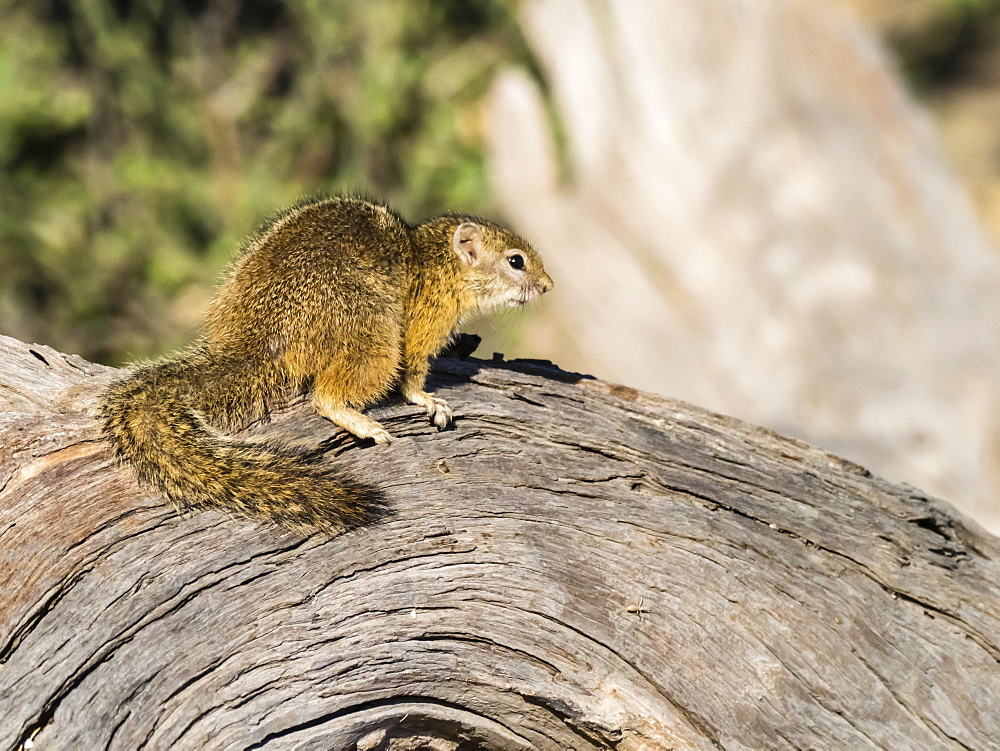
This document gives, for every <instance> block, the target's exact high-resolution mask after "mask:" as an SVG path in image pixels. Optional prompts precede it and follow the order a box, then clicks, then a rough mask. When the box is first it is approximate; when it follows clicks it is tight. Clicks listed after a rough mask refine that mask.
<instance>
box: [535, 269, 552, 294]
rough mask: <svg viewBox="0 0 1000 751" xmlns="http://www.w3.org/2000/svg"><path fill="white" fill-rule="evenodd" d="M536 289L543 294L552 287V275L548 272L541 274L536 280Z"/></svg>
mask: <svg viewBox="0 0 1000 751" xmlns="http://www.w3.org/2000/svg"><path fill="white" fill-rule="evenodd" d="M538 289H539V291H540V293H541V294H543V295H544V294H545V293H546V292H548V291H549V290H550V289H552V277H551V276H549V275H548V274H542V277H541V279H539V280H538Z"/></svg>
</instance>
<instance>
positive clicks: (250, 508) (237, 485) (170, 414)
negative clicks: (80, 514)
mask: <svg viewBox="0 0 1000 751" xmlns="http://www.w3.org/2000/svg"><path fill="white" fill-rule="evenodd" d="M551 288H552V279H551V278H550V277H549V275H548V274H546V273H545V269H544V267H543V265H542V261H541V259H540V258H539V257H538V254H537V253H536V252H535V251H534V250H533V249H532V248H531V247H530V246H529V245H528V243H527V242H525V241H524V240H523V239H522V238H520V237H518V236H517V235H515V234H514V233H513V232H510V231H508V230H506V229H504V228H503V227H500V226H498V225H496V224H493V223H491V222H488V221H484V220H482V219H479V218H475V217H469V216H461V215H452V214H447V215H444V216H440V217H437V218H435V219H431V220H428V221H426V222H424V223H423V224H420V225H418V226H415V227H414V226H411V225H409V224H407V223H406V222H405V221H404V220H403V219H402V218H401V217H400V216H399V215H398V214H396V213H395V212H393V211H392V210H390V209H388V208H387V207H385V206H382V205H379V204H376V203H372V202H369V201H366V200H362V199H359V198H354V197H336V198H328V199H324V200H318V201H312V202H306V203H304V204H301V205H299V206H296V207H294V208H292V209H290V210H288V211H286V212H285V213H283V214H281V215H279V216H278V217H277V218H275V219H274V220H272V221H271V222H270V223H269V224H267V225H265V226H264V227H263V228H262V229H261V231H260V232H259V233H258V234H257V236H256V237H254V238H253V239H252V240H251V241H250V242H249V243H248V244H247V246H246V247H245V249H244V251H243V252H242V254H241V255H240V257H239V258H238V260H237V261H236V263H235V264H234V266H233V268H232V270H231V271H230V273H229V276H228V278H227V279H226V280H225V281H224V283H223V284H222V285H221V287H220V288H219V290H218V294H217V296H216V298H215V300H214V301H213V302H212V304H211V306H210V308H209V311H208V316H207V322H206V326H205V332H204V335H203V336H202V337H201V339H199V340H198V342H196V343H195V344H194V345H192V347H191V348H190V349H188V350H187V351H185V352H184V353H182V354H180V355H179V356H176V357H173V358H169V359H165V360H161V361H159V362H155V363H152V364H148V365H144V366H141V367H139V368H137V369H136V370H133V371H132V372H130V373H129V375H127V376H125V377H124V378H122V379H121V380H119V381H117V382H115V383H114V384H112V385H111V386H110V387H109V388H108V390H107V391H106V392H105V394H104V395H103V404H102V413H103V419H104V433H105V435H106V436H107V438H108V439H109V440H110V442H111V443H112V444H113V446H114V449H115V453H116V455H117V456H118V457H119V458H120V459H124V460H126V461H127V462H128V463H129V464H130V465H131V466H132V469H133V470H134V472H135V474H136V475H137V477H138V479H139V481H140V482H142V483H144V484H146V485H150V486H153V487H156V488H158V489H160V490H161V491H162V492H163V493H164V494H165V495H166V496H167V497H168V498H169V499H170V501H171V502H173V503H174V504H175V505H176V506H178V507H183V506H193V507H216V508H220V509H223V510H226V511H231V512H234V513H237V514H241V515H245V516H250V517H256V518H262V519H267V520H271V521H274V522H277V523H279V524H283V525H285V526H287V527H291V528H296V529H304V530H312V529H317V528H318V529H322V530H324V531H327V532H329V533H337V532H340V531H343V530H345V529H348V528H350V527H352V526H356V525H358V524H360V523H363V522H364V521H366V520H367V519H369V518H371V516H372V514H373V513H374V511H375V509H377V507H378V506H379V505H381V503H382V497H381V494H380V492H379V491H378V490H376V489H374V488H371V487H367V486H365V485H362V484H360V483H358V482H356V481H353V480H351V479H350V478H348V477H345V476H343V475H341V474H339V473H337V472H336V471H335V470H330V469H329V468H326V467H322V466H319V465H318V464H317V462H316V460H315V452H313V453H309V452H304V451H294V450H291V449H289V448H286V447H285V448H283V447H278V446H272V445H266V444H255V443H252V442H246V441H239V440H236V439H233V438H230V437H228V436H226V435H224V434H223V432H220V431H229V432H231V431H234V430H238V429H241V428H243V427H246V426H247V425H249V424H250V423H252V422H253V421H256V420H260V419H263V418H265V417H266V416H267V415H268V413H269V411H270V410H271V409H272V408H273V407H275V406H278V405H280V404H281V403H283V402H285V401H287V400H288V399H289V398H290V397H291V396H292V395H293V394H294V393H296V392H299V393H301V392H302V391H303V390H305V389H308V388H310V387H311V388H312V392H313V398H312V401H313V405H314V406H315V408H316V411H317V412H318V413H319V414H321V415H322V416H323V417H325V418H327V419H328V420H330V421H331V422H333V423H334V424H335V425H339V426H340V427H342V428H344V429H345V430H347V431H348V432H350V433H353V434H354V435H355V436H357V437H359V438H372V439H374V440H375V442H376V443H387V442H389V441H390V440H391V436H390V435H389V433H388V432H387V431H386V430H385V428H383V427H382V426H381V425H380V424H379V423H378V422H376V421H375V420H373V419H372V418H370V417H368V416H366V415H364V414H362V413H361V412H360V411H358V410H360V409H362V408H363V407H365V406H366V405H370V404H372V403H373V402H375V401H377V400H378V399H380V398H381V397H383V396H385V395H386V394H387V393H388V392H389V390H390V389H391V388H392V387H393V386H394V385H397V384H398V386H399V388H400V391H401V392H402V395H403V398H404V399H405V400H406V401H407V402H409V403H411V404H416V405H418V406H420V407H423V408H424V409H425V410H426V411H427V414H428V415H429V416H430V418H431V420H432V421H433V423H434V424H435V425H437V426H438V428H445V427H447V426H448V425H449V424H450V423H451V422H452V413H451V410H450V409H449V407H448V405H447V404H446V403H445V401H444V400H443V399H440V398H438V397H436V396H432V395H431V394H428V393H427V392H426V391H424V382H425V380H426V377H427V372H428V368H429V363H428V358H430V357H431V356H433V355H435V354H437V353H438V352H440V351H441V349H442V348H443V347H444V346H445V345H446V344H447V343H448V341H449V339H450V337H451V336H452V333H453V330H454V329H455V328H456V326H457V325H458V324H459V323H460V322H461V321H462V319H463V318H465V317H467V316H468V315H470V314H472V313H476V312H480V311H487V310H490V309H494V308H498V307H504V306H507V307H514V306H519V305H523V304H524V303H527V302H530V301H532V300H535V299H536V298H537V297H538V296H539V295H541V294H542V293H544V292H546V291H548V290H549V289H551Z"/></svg>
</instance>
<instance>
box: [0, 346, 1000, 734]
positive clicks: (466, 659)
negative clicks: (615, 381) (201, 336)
mask: <svg viewBox="0 0 1000 751" xmlns="http://www.w3.org/2000/svg"><path fill="white" fill-rule="evenodd" d="M113 373H114V371H113V370H111V369H108V368H103V367H101V366H98V365H93V364H91V363H87V362H85V361H83V360H81V359H79V358H77V357H73V356H66V355H62V354H60V353H58V352H55V351H54V350H52V349H49V348H47V347H40V346H36V345H32V346H29V345H26V344H22V343H21V342H18V341H16V340H13V339H9V338H0V407H2V412H0V548H2V552H3V570H2V573H0V579H2V587H0V715H2V717H3V722H0V748H3V749H19V748H24V747H25V746H26V745H27V746H32V745H33V746H34V747H36V748H43V749H57V748H59V749H64V748H65V749H69V748H80V749H96V748H112V749H136V748H148V749H168V748H169V749H177V748H199V749H200V748H316V749H340V748H346V749H353V748H358V749H365V750H367V751H371V750H373V749H415V748H427V749H435V750H436V749H476V748H483V749H528V748H540V749H593V748H619V749H667V748H677V749H680V748H743V747H750V748H852V749H857V748H869V747H883V748H926V749H931V748H966V747H971V748H986V747H989V746H990V745H991V744H993V743H996V739H997V738H1000V664H998V660H1000V585H998V583H1000V565H998V564H1000V541H998V540H997V539H996V538H994V537H991V536H990V535H988V534H986V533H985V532H983V531H982V530H980V529H979V528H978V527H977V526H976V525H975V524H974V523H972V522H969V521H967V520H965V519H964V518H963V517H961V516H960V515H958V514H957V513H956V512H955V511H953V510H952V509H950V508H949V507H947V506H945V505H944V504H942V503H940V502H938V501H935V500H933V499H930V498H928V497H926V496H925V495H923V494H921V493H920V492H919V491H916V490H914V489H913V488H908V487H900V486H895V485H891V484H888V483H886V482H884V481H882V480H879V479H878V478H875V477H872V476H871V475H870V474H869V473H868V472H866V471H865V470H864V469H862V468H861V467H858V466H856V465H852V464H850V463H846V462H844V461H842V460H840V459H838V458H837V457H835V456H832V455H830V454H827V453H824V452H822V451H819V450H817V449H814V448H810V447H808V446H806V445H803V444H801V443H798V442H796V441H793V440H789V439H787V438H783V437H781V436H778V435H776V434H774V433H771V432H769V431H766V430H762V429H760V428H755V427H753V426H751V425H747V424H745V423H741V422H738V421H736V420H732V419H729V418H725V417H721V416H719V415H715V414H710V413H707V412H704V411H701V410H699V409H696V408H694V407H691V406H688V405H685V404H681V403H678V402H673V401H670V400H667V399H661V398H658V397H655V396H651V395H649V394H644V393H639V392H636V391H634V390H631V389H628V388H624V387H620V386H613V385H609V384H606V383H602V382H600V381H596V380H593V379H589V378H586V377H580V376H576V375H573V374H568V373H564V372H562V371H560V370H558V369H557V368H554V367H552V366H549V365H547V364H539V363H532V362H519V361H515V362H512V363H505V362H485V361H476V360H469V361H459V360H452V359H442V360H439V361H438V362H437V368H436V378H435V381H434V382H433V383H432V386H434V387H436V388H437V389H438V390H439V391H441V392H442V393H443V394H445V395H446V396H447V398H448V400H449V402H450V403H451V405H452V406H453V407H454V408H455V414H456V417H457V418H458V423H457V429H455V430H451V431H446V432H440V433H439V432H437V431H436V430H435V429H434V428H433V427H432V426H431V425H430V424H429V423H428V422H427V421H426V418H425V417H424V416H423V414H422V412H420V411H419V410H417V409H416V408H413V407H409V406H405V405H402V404H400V403H396V402H392V403H388V404H386V405H383V406H381V407H379V408H378V409H377V410H375V413H376V416H377V418H378V419H379V420H381V421H383V422H385V423H387V424H388V426H389V428H390V430H391V431H392V432H393V433H394V435H395V436H397V440H396V441H395V442H394V443H393V444H391V445H390V446H385V447H370V448H369V447H365V446H359V445H358V444H356V443H355V442H354V441H353V440H348V439H346V438H345V437H344V436H343V434H340V435H338V436H334V434H333V430H332V429H331V426H330V425H329V424H328V423H327V422H326V421H324V420H323V419H322V418H320V417H318V416H316V415H315V414H314V413H313V412H312V411H311V409H310V408H309V407H308V405H307V404H305V403H299V404H293V405H291V406H290V407H289V408H288V409H287V410H285V411H283V412H282V413H280V414H278V415H276V416H275V419H274V421H273V422H271V423H269V424H268V425H265V426H258V427H257V428H256V431H258V432H267V433H269V434H272V435H281V436H283V437H285V438H286V439H295V440H302V441H306V442H310V443H313V444H319V443H322V442H324V441H326V444H325V446H326V447H327V449H328V451H327V460H328V461H331V462H337V463H340V464H342V465H344V466H347V467H349V468H350V469H351V471H352V472H354V473H355V474H357V475H358V476H360V477H361V478H363V479H367V480H368V481H371V482H376V483H378V484H379V485H380V486H382V487H383V488H385V489H386V491H387V493H388V494H389V496H390V500H391V507H392V511H391V514H390V515H389V516H388V517H387V518H385V519H383V520H381V521H379V522H378V523H376V524H374V525H372V526H370V527H367V528H363V529H358V530H355V531H353V532H350V533H348V534H345V535H342V536H340V537H337V538H334V539H327V538H324V537H322V536H319V535H314V536H311V537H305V536H302V535H298V534H293V533H290V532H286V531H284V530H281V529H278V528H275V527H272V526H268V525H266V524H258V523H254V522H249V521H246V520H242V519H232V518H228V517H227V516H225V515H224V514H220V513H216V512H203V513H194V514H187V515H179V514H177V513H176V512H175V511H174V510H172V509H171V508H170V507H168V506H166V505H164V504H163V503H162V502H161V501H160V500H159V499H158V498H157V497H156V496H154V495H152V494H150V493H147V492H144V491H141V490H140V489H139V488H138V487H137V486H136V484H135V483H134V481H133V480H132V479H131V477H130V475H129V473H128V472H127V471H126V470H125V469H123V468H120V467H116V466H115V464H114V462H113V461H112V459H111V458H110V455H109V450H108V448H107V446H106V445H105V444H104V442H103V441H102V440H101V439H100V436H99V432H98V426H97V422H96V407H97V401H96V397H97V395H98V394H99V392H100V390H101V389H102V388H103V386H104V385H105V384H106V383H107V382H108V380H109V378H110V377H111V376H112V375H113ZM331 437H332V438H331ZM29 741H30V742H29Z"/></svg>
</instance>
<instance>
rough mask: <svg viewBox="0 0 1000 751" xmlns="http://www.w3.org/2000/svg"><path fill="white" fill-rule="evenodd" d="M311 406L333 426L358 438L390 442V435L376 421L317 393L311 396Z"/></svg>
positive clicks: (376, 441)
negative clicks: (337, 426)
mask: <svg viewBox="0 0 1000 751" xmlns="http://www.w3.org/2000/svg"><path fill="white" fill-rule="evenodd" d="M313 406H315V407H316V411H317V412H319V413H320V414H321V415H323V417H325V418H326V419H327V420H329V421H330V422H332V423H333V424H334V425H339V426H340V427H342V428H343V429H344V430H346V431H347V432H348V433H352V434H353V435H356V436H357V437H358V438H372V439H374V440H375V443H389V442H390V441H391V440H392V435H391V434H390V433H389V431H388V430H386V429H385V428H383V427H382V425H381V424H380V423H379V422H378V421H377V420H373V419H372V418H370V417H369V416H368V415H365V414H362V413H361V412H358V410H356V409H353V408H351V407H348V406H346V405H343V404H335V403H333V402H331V401H329V400H327V399H324V398H323V397H322V396H321V395H320V394H319V393H318V392H317V393H316V394H315V395H314V396H313Z"/></svg>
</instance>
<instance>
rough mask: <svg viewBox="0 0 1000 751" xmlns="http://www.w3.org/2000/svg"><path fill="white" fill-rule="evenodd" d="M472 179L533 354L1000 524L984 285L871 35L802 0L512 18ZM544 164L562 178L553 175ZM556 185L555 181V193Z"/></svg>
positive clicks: (992, 363)
mask: <svg viewBox="0 0 1000 751" xmlns="http://www.w3.org/2000/svg"><path fill="white" fill-rule="evenodd" d="M522 18H523V22H524V28H525V29H526V31H527V34H528V36H529V39H530V40H531V42H532V44H533V47H534V49H535V51H536V53H537V54H538V56H539V58H540V60H541V62H542V65H543V68H544V71H545V72H546V74H547V76H548V80H549V83H550V86H551V90H552V92H553V96H554V101H555V103H556V107H557V110H558V118H559V122H560V125H561V129H562V132H563V133H564V134H565V155H564V163H562V165H561V162H560V157H559V156H558V155H557V149H556V148H555V147H554V145H553V144H554V139H553V136H552V129H551V128H550V123H549V121H548V118H547V115H546V112H545V110H544V108H543V105H542V102H541V98H540V95H539V92H538V90H537V89H536V87H535V86H534V84H533V83H532V82H531V81H529V80H528V78H527V77H526V76H525V75H523V74H519V73H517V72H511V73H509V74H506V75H504V76H503V77H501V78H500V79H498V80H497V82H496V84H495V88H494V91H493V94H492V97H491V103H490V106H489V112H488V115H487V118H486V120H487V122H488V124H489V126H490V131H491V136H490V137H491V150H492V156H491V159H492V174H493V177H494V178H495V184H496V188H497V191H498V194H499V196H500V198H501V200H502V203H503V204H504V205H505V206H506V209H507V211H508V213H509V215H510V217H511V218H512V219H513V221H514V223H515V224H516V225H517V226H518V227H519V228H520V230H521V231H522V232H524V233H525V234H527V235H528V236H529V238H531V239H534V240H536V241H537V243H536V244H537V245H538V246H539V249H540V250H541V251H542V253H543V254H544V256H545V258H546V264H547V266H548V267H550V269H551V271H552V274H553V276H554V278H555V280H556V292H555V293H554V294H553V295H551V296H549V298H550V299H547V300H545V301H543V305H544V306H545V312H544V313H543V314H542V315H539V325H538V330H537V332H536V334H537V336H536V339H535V342H534V351H544V352H548V353H550V354H548V355H546V356H551V357H555V358H557V359H558V360H559V361H560V362H562V363H563V364H564V365H566V366H568V367H573V368H577V369H582V370H586V371H588V372H593V373H596V374H598V375H600V376H601V377H605V378H610V379H613V380H619V381H622V382H625V383H630V384H634V385H636V386H639V387H641V388H645V389H650V390H654V391H657V392H659V393H662V394H667V395H669V396H673V397H678V398H682V399H686V400H689V401H692V402H694V403H697V404H700V405H703V406H705V407H707V408H710V409H713V410H716V411H719V412H723V413H726V414H732V415H736V416H738V417H741V418H743V419H748V420H751V421H753V422H756V423H760V424H764V425H768V426H770V427H773V428H775V429H778V430H781V431H782V432H787V433H790V434H792V435H797V436H800V437H804V438H806V439H808V440H810V441H811V442H814V443H816V444H818V445H821V446H824V447H825V448H828V449H830V450H834V451H837V452H838V453H842V454H843V455H845V456H848V457H851V458H853V459H856V460H858V461H861V462H863V463H866V464H869V465H871V466H873V467H874V468H876V469H877V470H878V471H879V472H882V473H884V474H886V475H887V476H889V477H891V478H893V479H896V480H905V481H907V482H911V483H914V484H917V485H920V486H921V487H926V488H927V489H928V490H929V491H931V492H933V493H935V494H937V495H941V496H943V497H945V498H947V499H949V500H951V501H953V502H954V503H955V504H956V505H958V506H959V507H960V508H962V509H963V510H965V511H967V512H968V513H971V514H973V515H975V516H976V517H977V518H978V519H980V520H981V521H982V522H983V523H985V524H986V525H987V526H988V527H989V528H991V529H993V530H994V531H1000V271H998V258H997V255H996V253H995V252H994V249H993V248H992V247H991V246H990V245H989V244H988V242H987V241H986V239H985V238H984V235H983V233H982V232H981V230H980V228H979V227H978V226H977V222H976V220H975V217H974V216H973V214H972V212H971V210H970V206H969V204H968V202H967V200H966V197H965V195H964V193H963V191H962V190H961V189H960V188H959V186H958V185H957V184H956V181H955V180H954V178H953V177H952V175H951V173H950V172H949V170H948V169H947V167H946V166H945V165H944V163H943V161H942V158H941V155H940V153H939V149H938V147H937V145H936V143H935V138H934V135H933V133H932V130H931V128H930V126H929V123H928V120H927V118H926V117H925V115H924V114H923V113H922V112H921V111H919V109H918V108H917V107H916V106H914V104H913V102H912V101H911V100H910V98H909V97H908V96H907V94H906V93H905V91H904V89H903V86H902V84H901V83H900V79H899V77H898V76H897V75H896V74H895V72H894V71H893V70H892V68H891V65H890V64H889V63H888V62H887V59H886V55H885V53H884V51H883V50H882V49H881V48H880V47H879V45H878V44H877V43H876V41H875V39H874V36H873V35H872V34H870V33H869V32H868V31H866V30H865V29H863V28H860V27H859V26H858V24H857V23H855V22H853V21H852V20H851V19H850V18H849V17H848V16H847V15H846V14H845V13H844V12H842V10H841V9H839V8H837V7H835V6H832V5H830V4H828V3H824V2H820V1H819V0H675V1H672V2H669V3H667V2H661V3H657V2H631V1H629V0H593V1H590V2H585V1H584V0H529V2H527V3H525V5H524V7H523V10H522ZM561 170H562V172H561ZM561 175H562V177H561Z"/></svg>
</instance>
